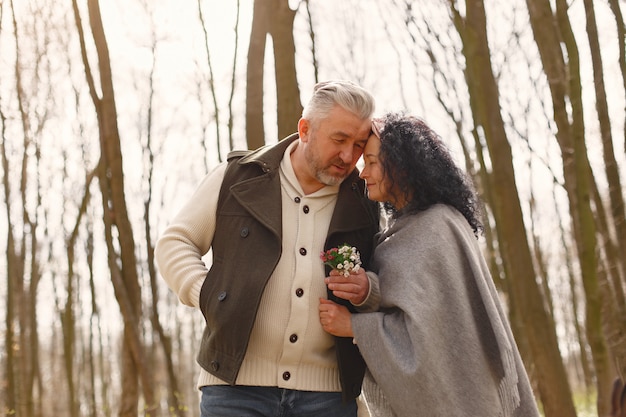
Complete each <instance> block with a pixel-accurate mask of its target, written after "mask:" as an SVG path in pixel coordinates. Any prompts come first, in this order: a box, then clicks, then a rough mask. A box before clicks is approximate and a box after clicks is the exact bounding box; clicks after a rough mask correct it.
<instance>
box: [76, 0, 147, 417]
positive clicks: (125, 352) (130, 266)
mask: <svg viewBox="0 0 626 417" xmlns="http://www.w3.org/2000/svg"><path fill="white" fill-rule="evenodd" d="M87 5H88V10H89V23H90V25H89V26H90V28H91V32H92V34H93V40H94V44H95V47H96V52H97V56H98V73H99V75H100V90H101V94H102V96H101V97H99V96H98V92H97V90H96V88H95V81H94V78H93V75H92V73H91V69H90V66H89V62H88V59H87V52H86V49H85V38H84V34H83V31H82V23H81V20H80V15H79V10H78V5H77V4H76V0H73V7H74V15H75V19H76V26H77V29H78V31H79V38H80V41H81V54H82V57H83V64H84V66H85V76H86V79H87V83H88V85H89V91H90V94H91V97H92V100H93V103H94V106H95V109H96V114H97V117H98V127H99V133H100V150H101V159H100V165H99V176H98V178H99V184H100V191H101V195H102V208H103V212H104V218H103V220H104V226H105V227H104V232H105V237H106V244H107V250H108V264H109V268H110V272H111V281H112V283H113V289H114V291H115V297H116V299H117V301H118V304H119V306H120V311H121V313H122V317H123V319H124V339H123V345H122V353H121V362H122V369H121V375H120V377H121V389H122V397H121V400H120V405H119V415H120V416H121V417H127V416H128V417H130V416H136V415H137V410H138V407H139V396H138V392H139V389H138V380H141V384H142V388H143V396H144V402H145V405H144V413H145V414H149V415H150V416H157V415H158V414H159V409H158V402H157V400H156V398H155V395H154V381H153V378H152V375H151V370H150V368H149V367H148V366H147V364H146V363H145V360H146V359H145V358H146V355H145V353H144V347H143V342H142V338H141V326H140V319H141V317H142V313H141V293H140V287H139V279H138V276H137V262H136V259H135V242H134V237H133V232H132V228H131V225H130V220H129V217H128V212H127V208H126V201H125V196H124V175H123V169H122V152H121V145H120V136H119V131H118V127H117V109H116V106H115V96H114V90H113V78H112V74H111V62H110V58H109V51H108V46H107V42H106V37H105V35H104V28H103V26H102V18H101V16H100V6H99V3H98V0H89V1H88V3H87ZM114 229H115V231H116V233H114ZM114 234H116V235H117V245H115V244H114V242H113V240H114V237H113V236H114ZM116 246H117V247H119V253H117V249H116Z"/></svg>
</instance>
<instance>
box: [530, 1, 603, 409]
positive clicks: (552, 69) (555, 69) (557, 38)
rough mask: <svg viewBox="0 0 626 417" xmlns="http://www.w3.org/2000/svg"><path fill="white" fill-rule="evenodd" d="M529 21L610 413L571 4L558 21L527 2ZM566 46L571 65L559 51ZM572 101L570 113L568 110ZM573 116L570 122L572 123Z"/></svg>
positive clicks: (546, 7) (543, 5)
mask: <svg viewBox="0 0 626 417" xmlns="http://www.w3.org/2000/svg"><path fill="white" fill-rule="evenodd" d="M527 5H528V10H529V14H530V22H531V27H532V30H533V34H534V36H535V42H536V44H537V47H538V49H539V54H540V57H541V61H542V63H543V68H544V72H545V73H546V76H547V79H548V83H549V86H550V93H551V96H552V103H553V107H554V120H555V123H556V125H557V128H558V131H557V134H556V138H557V142H558V144H559V147H560V148H561V154H562V158H563V177H564V179H565V189H566V191H567V196H568V200H569V205H570V213H571V217H572V225H573V229H574V236H575V240H576V243H577V251H578V257H579V264H580V268H581V275H582V280H583V288H584V292H585V299H586V302H587V304H586V320H585V330H586V332H587V342H588V343H589V346H590V348H591V352H592V359H593V363H594V368H595V372H596V377H597V384H598V386H597V389H598V412H599V414H600V415H604V414H606V413H607V412H608V408H607V406H608V401H607V395H608V394H609V393H610V389H611V379H612V378H611V377H610V375H609V374H608V371H609V363H608V360H607V359H608V357H607V351H606V346H605V344H604V337H603V335H602V317H601V307H602V301H601V299H600V293H599V291H598V276H597V260H596V246H597V245H596V226H595V221H594V218H593V213H592V210H591V204H590V178H589V177H590V175H589V174H590V172H591V170H590V166H589V161H588V159H587V150H586V146H585V138H584V122H583V112H582V99H581V92H580V90H581V84H580V70H579V62H578V51H577V46H576V43H575V39H574V37H573V34H572V33H571V27H570V24H569V18H568V16H567V5H566V4H565V2H564V1H561V0H558V1H557V19H556V21H555V19H554V16H553V12H552V9H551V6H550V3H549V2H547V1H545V0H527ZM561 41H563V42H564V44H565V46H566V48H567V56H568V58H569V59H568V64H566V63H565V58H564V56H563V53H562V50H561ZM567 102H569V103H570V104H571V108H572V114H571V115H570V114H568V111H567V105H566V103H567ZM570 117H571V119H572V124H571V125H570V121H569V120H570Z"/></svg>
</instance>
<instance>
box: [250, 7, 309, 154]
mask: <svg viewBox="0 0 626 417" xmlns="http://www.w3.org/2000/svg"><path fill="white" fill-rule="evenodd" d="M295 13H296V12H295V11H294V10H292V9H291V8H290V7H289V1H288V0H255V1H254V16H253V20H252V31H251V33H250V45H249V47H248V72H247V77H248V83H247V89H246V136H247V141H248V147H249V148H250V149H256V148H258V147H260V146H262V145H263V144H264V143H265V132H264V130H265V129H264V123H263V77H264V71H263V65H264V60H265V47H266V38H267V35H268V34H269V35H271V36H272V40H273V46H274V71H275V74H274V76H275V80H276V96H277V97H276V98H277V103H278V106H277V107H278V108H277V117H278V137H279V139H282V138H283V137H285V136H287V135H288V134H290V133H293V131H294V130H295V126H296V123H297V121H298V119H299V118H300V115H301V114H302V104H301V103H300V89H299V87H298V81H297V77H296V65H295V44H294V38H293V20H294V17H295Z"/></svg>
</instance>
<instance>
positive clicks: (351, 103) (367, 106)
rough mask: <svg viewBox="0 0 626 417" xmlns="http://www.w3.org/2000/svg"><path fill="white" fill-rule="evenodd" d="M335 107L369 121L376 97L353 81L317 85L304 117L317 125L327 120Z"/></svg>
mask: <svg viewBox="0 0 626 417" xmlns="http://www.w3.org/2000/svg"><path fill="white" fill-rule="evenodd" d="M335 105H339V106H341V107H343V108H344V109H345V110H348V111H349V112H352V113H354V114H355V115H357V116H358V117H359V118H361V119H369V118H370V117H372V114H373V113H374V97H373V96H372V95H371V94H370V93H369V92H368V91H367V90H365V89H364V88H363V87H360V86H358V85H357V84H355V83H353V82H351V81H324V82H321V83H317V84H316V85H315V88H314V89H313V97H311V99H310V100H309V103H308V104H307V105H306V106H305V107H304V110H303V111H302V117H304V118H305V119H307V120H310V121H311V122H312V123H315V122H317V121H319V120H321V119H324V118H326V117H327V116H328V114H329V113H330V111H331V110H332V109H333V107H334V106H335Z"/></svg>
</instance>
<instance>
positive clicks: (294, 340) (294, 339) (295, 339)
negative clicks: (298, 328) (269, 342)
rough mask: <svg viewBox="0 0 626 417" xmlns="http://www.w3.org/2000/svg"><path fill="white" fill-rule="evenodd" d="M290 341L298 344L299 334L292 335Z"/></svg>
mask: <svg viewBox="0 0 626 417" xmlns="http://www.w3.org/2000/svg"><path fill="white" fill-rule="evenodd" d="M289 341H290V342H291V343H296V342H297V341H298V335H297V334H292V335H291V336H289Z"/></svg>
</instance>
